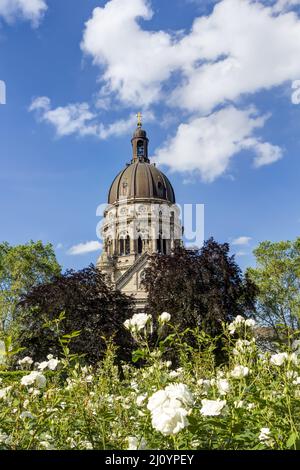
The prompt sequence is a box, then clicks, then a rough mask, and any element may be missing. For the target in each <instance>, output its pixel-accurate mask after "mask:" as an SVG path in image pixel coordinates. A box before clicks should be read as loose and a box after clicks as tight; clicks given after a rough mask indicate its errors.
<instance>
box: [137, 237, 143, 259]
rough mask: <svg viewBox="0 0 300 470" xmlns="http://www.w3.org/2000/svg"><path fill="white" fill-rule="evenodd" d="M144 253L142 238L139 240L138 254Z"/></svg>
mask: <svg viewBox="0 0 300 470" xmlns="http://www.w3.org/2000/svg"><path fill="white" fill-rule="evenodd" d="M142 253H143V240H142V238H141V237H139V238H138V254H139V255H141V254H142Z"/></svg>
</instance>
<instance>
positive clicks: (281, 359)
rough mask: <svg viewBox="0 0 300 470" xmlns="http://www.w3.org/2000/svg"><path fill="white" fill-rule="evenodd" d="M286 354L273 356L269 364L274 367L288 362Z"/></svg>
mask: <svg viewBox="0 0 300 470" xmlns="http://www.w3.org/2000/svg"><path fill="white" fill-rule="evenodd" d="M288 357H289V356H288V354H287V353H285V352H284V353H279V354H273V355H272V356H271V358H270V363H271V364H273V365H274V366H282V364H283V363H284V362H285V361H287V360H288Z"/></svg>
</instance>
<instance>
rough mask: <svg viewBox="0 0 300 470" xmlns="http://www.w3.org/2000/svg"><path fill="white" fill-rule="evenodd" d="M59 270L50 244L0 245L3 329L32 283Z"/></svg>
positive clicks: (13, 318)
mask: <svg viewBox="0 0 300 470" xmlns="http://www.w3.org/2000/svg"><path fill="white" fill-rule="evenodd" d="M60 272H61V268H60V266H59V264H58V263H57V261H56V257H55V253H54V250H53V247H52V245H51V244H46V245H44V244H43V243H42V242H41V241H38V242H33V241H31V242H30V243H28V244H26V245H18V246H10V245H9V244H8V243H1V244H0V321H1V327H0V330H2V332H5V333H7V331H8V330H10V329H11V327H12V326H13V325H14V326H15V323H16V322H17V304H18V302H19V301H20V298H21V296H22V295H24V294H26V293H27V292H29V290H30V289H32V288H33V287H34V286H37V285H39V284H41V283H43V282H48V281H49V280H51V278H52V277H53V276H55V275H58V274H59V273H60Z"/></svg>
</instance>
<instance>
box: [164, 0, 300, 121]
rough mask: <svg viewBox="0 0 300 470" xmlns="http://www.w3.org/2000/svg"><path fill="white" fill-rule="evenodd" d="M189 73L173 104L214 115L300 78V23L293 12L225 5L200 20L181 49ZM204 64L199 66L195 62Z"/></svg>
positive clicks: (242, 1)
mask: <svg viewBox="0 0 300 470" xmlns="http://www.w3.org/2000/svg"><path fill="white" fill-rule="evenodd" d="M179 47H180V49H181V51H182V54H184V55H185V56H186V57H187V56H188V55H190V69H188V71H187V73H186V79H185V81H184V83H183V84H182V85H181V86H180V87H178V88H177V89H176V90H175V91H174V93H173V96H172V98H171V104H173V105H176V106H180V107H183V108H186V109H188V110H191V111H199V110H201V111H202V112H209V111H210V110H211V109H212V108H214V107H215V106H217V105H219V104H221V103H226V102H227V101H236V100H237V99H239V98H240V96H242V95H245V94H249V93H251V94H253V93H256V92H258V91H260V90H263V89H270V88H272V87H275V86H278V85H281V84H283V83H284V82H286V81H288V80H294V79H297V78H299V76H300V62H299V60H298V59H297V57H299V53H300V21H299V18H298V17H297V16H296V14H294V13H292V12H289V13H283V14H278V15H274V11H273V9H272V8H271V7H266V6H264V5H263V4H262V3H260V2H252V1H250V0H223V1H222V2H220V3H218V4H217V5H216V6H215V8H214V11H213V13H212V14H211V15H210V16H208V17H200V18H197V19H196V20H195V22H194V25H193V28H192V31H191V33H190V34H189V35H187V36H186V37H185V38H183V39H182V41H181V43H180V45H179ZM195 57H196V58H197V59H198V61H199V60H201V61H202V63H201V65H200V66H197V63H196V62H195V61H194V63H192V61H193V60H194V59H195Z"/></svg>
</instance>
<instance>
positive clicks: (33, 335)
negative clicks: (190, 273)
mask: <svg viewBox="0 0 300 470" xmlns="http://www.w3.org/2000/svg"><path fill="white" fill-rule="evenodd" d="M19 308H20V316H21V319H20V323H21V333H20V338H19V341H20V346H22V347H25V348H26V354H29V355H31V356H32V357H33V358H34V359H35V360H42V359H45V357H46V356H47V355H48V354H49V353H51V354H59V353H60V346H59V341H58V339H59V336H62V335H64V334H69V333H71V332H73V331H80V335H79V336H78V337H77V338H74V339H73V340H72V342H71V344H70V351H71V353H79V354H85V357H86V359H87V360H88V361H89V362H90V363H95V362H97V361H99V360H100V359H101V358H102V357H103V352H104V351H105V348H106V346H105V340H104V339H103V337H105V338H107V339H109V338H112V337H114V340H115V343H116V344H117V346H118V351H119V357H122V358H124V359H126V358H127V357H130V352H131V338H130V335H129V334H128V333H127V332H126V330H125V328H124V327H123V322H124V321H125V320H126V319H127V318H129V317H130V316H131V315H132V302H131V300H130V299H129V298H128V297H126V296H125V295H123V294H122V293H121V292H119V291H115V290H113V289H112V288H110V287H108V286H107V284H106V283H105V281H104V277H103V275H102V274H101V273H100V272H99V270H98V269H97V268H96V267H95V266H93V265H91V266H89V267H88V268H86V269H83V270H81V271H78V272H75V271H72V270H71V271H67V272H66V273H65V274H63V275H59V276H56V277H55V278H53V281H52V282H50V283H47V284H42V285H39V286H37V287H35V288H34V289H33V290H32V291H31V292H30V293H29V294H27V295H26V296H24V297H23V299H22V301H21V303H20V304H19ZM62 312H64V313H65V319H64V320H62V322H61V323H60V325H59V330H60V332H59V334H57V333H56V332H55V329H52V328H51V330H49V328H45V326H44V325H45V322H49V321H50V320H53V319H56V318H58V317H59V315H60V314H61V313H62Z"/></svg>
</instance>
